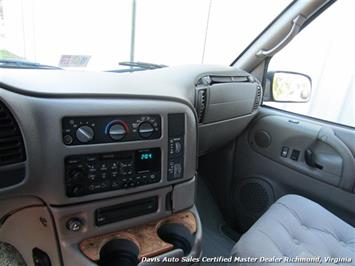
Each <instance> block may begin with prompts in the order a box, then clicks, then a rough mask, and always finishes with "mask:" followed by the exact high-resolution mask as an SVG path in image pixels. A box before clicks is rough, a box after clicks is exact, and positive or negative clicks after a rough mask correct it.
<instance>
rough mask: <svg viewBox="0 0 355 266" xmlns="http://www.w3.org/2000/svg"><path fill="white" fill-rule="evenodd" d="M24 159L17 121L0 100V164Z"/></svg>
mask: <svg viewBox="0 0 355 266" xmlns="http://www.w3.org/2000/svg"><path fill="white" fill-rule="evenodd" d="M25 159H26V155H25V148H24V145H23V139H22V135H21V132H20V129H19V127H18V125H17V122H16V120H15V118H14V117H13V115H12V114H11V113H10V111H9V109H7V107H6V106H5V104H4V103H2V102H1V101H0V166H2V165H9V164H13V163H19V162H23V161H24V160H25Z"/></svg>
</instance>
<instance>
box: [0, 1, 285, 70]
mask: <svg viewBox="0 0 355 266" xmlns="http://www.w3.org/2000/svg"><path fill="white" fill-rule="evenodd" d="M289 3H290V1H289V0H273V1H263V0H245V1H242V0H238V1H236V0H194V1H191V0H169V1H167V0H120V1H117V0H105V1H88V0H75V1H73V0H51V1H48V0H0V59H20V60H28V61H31V62H36V63H40V64H45V65H51V66H58V67H61V68H75V69H81V70H114V69H118V68H119V65H118V63H119V62H122V61H125V62H133V61H134V62H149V63H156V64H164V65H180V64H200V63H204V64H224V65H229V64H230V63H231V62H232V61H233V59H234V58H236V57H237V56H238V55H239V53H241V52H242V51H243V49H244V48H245V47H246V46H247V45H248V44H249V43H250V42H251V41H252V40H253V39H254V38H255V37H256V36H257V35H258V34H259V33H260V32H261V31H262V30H263V29H264V28H265V27H266V26H267V25H268V24H269V23H270V22H271V21H272V20H273V19H274V18H275V17H276V16H277V15H278V14H279V13H280V12H281V11H282V10H283V9H284V8H285V7H286V6H287V5H288V4H289Z"/></svg>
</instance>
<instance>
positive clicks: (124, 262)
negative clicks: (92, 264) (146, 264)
mask: <svg viewBox="0 0 355 266" xmlns="http://www.w3.org/2000/svg"><path fill="white" fill-rule="evenodd" d="M138 255H139V248H138V246H137V245H136V244H135V243H133V242H132V241H130V240H127V239H112V240H110V241H108V242H107V243H106V244H105V245H104V246H103V247H102V248H101V250H100V261H99V262H98V265H100V266H117V265H120V266H137V265H138V263H139V261H138Z"/></svg>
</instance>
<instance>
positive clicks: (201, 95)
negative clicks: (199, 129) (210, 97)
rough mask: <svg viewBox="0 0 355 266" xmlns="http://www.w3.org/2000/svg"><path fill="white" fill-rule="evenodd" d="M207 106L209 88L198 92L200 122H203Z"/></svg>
mask: <svg viewBox="0 0 355 266" xmlns="http://www.w3.org/2000/svg"><path fill="white" fill-rule="evenodd" d="M206 106H207V89H200V90H198V93H197V104H196V111H197V116H198V122H199V123H202V121H203V117H204V115H205V111H206Z"/></svg>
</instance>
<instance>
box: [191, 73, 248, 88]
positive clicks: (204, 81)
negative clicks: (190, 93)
mask: <svg viewBox="0 0 355 266" xmlns="http://www.w3.org/2000/svg"><path fill="white" fill-rule="evenodd" d="M243 82H254V78H253V76H247V75H243V76H204V77H202V78H200V79H199V80H198V81H197V84H196V85H197V86H198V85H204V86H210V85H214V84H221V83H243Z"/></svg>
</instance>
